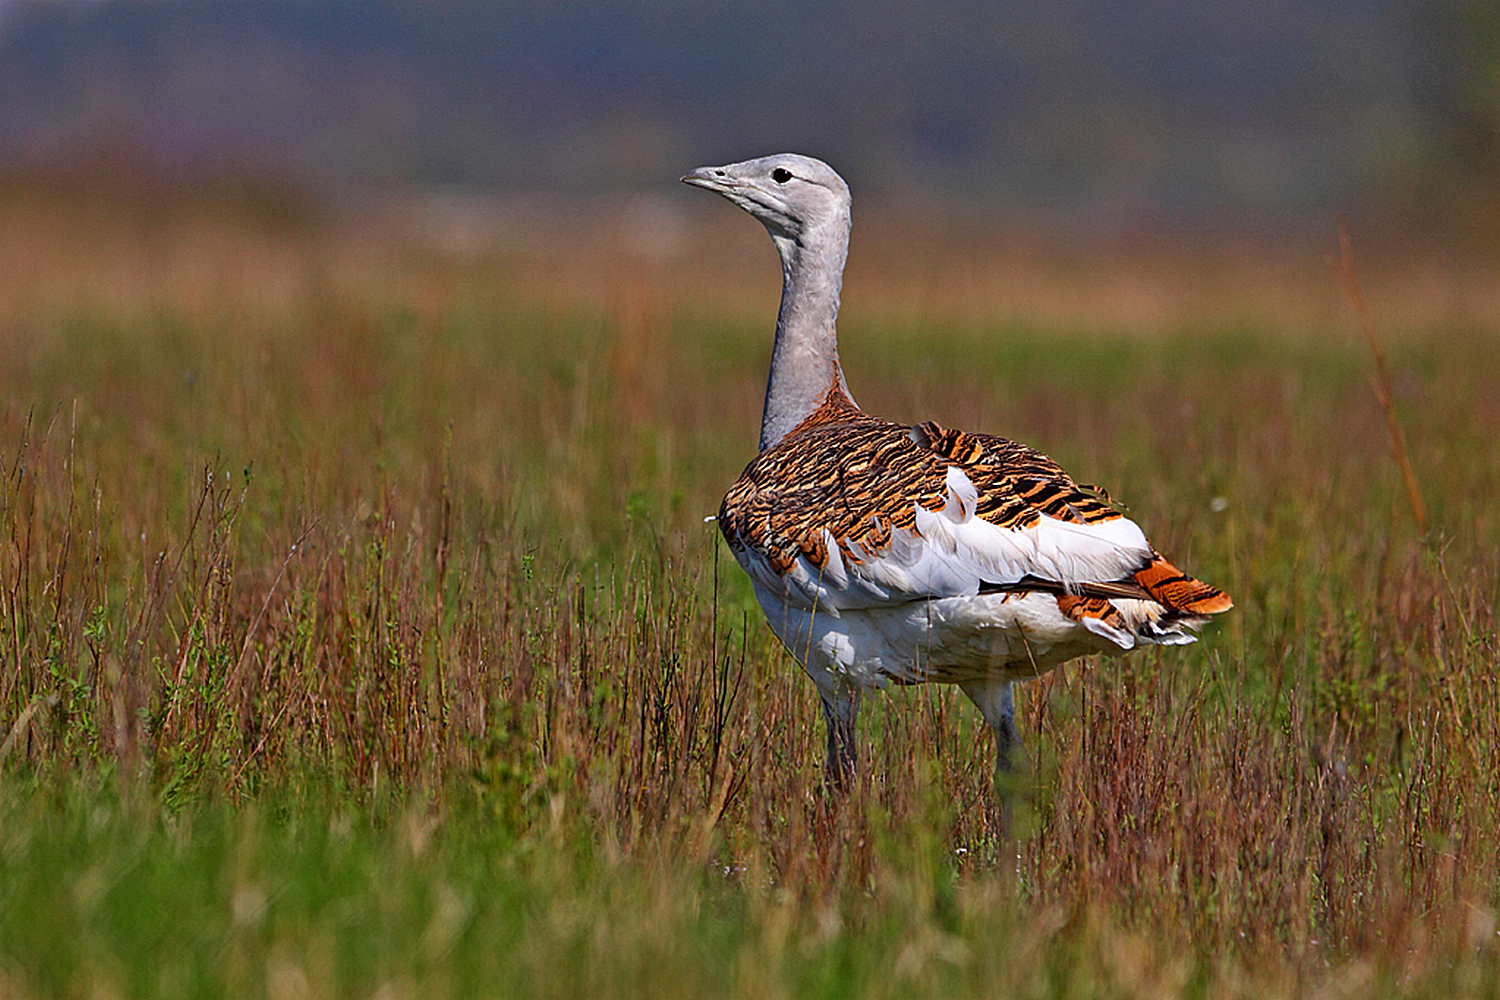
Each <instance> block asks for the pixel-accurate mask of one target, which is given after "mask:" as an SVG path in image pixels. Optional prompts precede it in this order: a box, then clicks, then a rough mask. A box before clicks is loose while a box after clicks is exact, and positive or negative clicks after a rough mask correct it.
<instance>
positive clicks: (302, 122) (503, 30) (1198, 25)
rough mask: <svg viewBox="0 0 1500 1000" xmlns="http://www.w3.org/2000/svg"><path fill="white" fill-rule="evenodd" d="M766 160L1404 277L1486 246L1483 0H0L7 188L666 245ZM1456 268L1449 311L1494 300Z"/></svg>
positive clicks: (1026, 254) (925, 202) (1490, 101)
mask: <svg viewBox="0 0 1500 1000" xmlns="http://www.w3.org/2000/svg"><path fill="white" fill-rule="evenodd" d="M779 150H796V151H801V152H807V153H811V154H814V155H817V156H820V157H823V158H824V159H827V160H828V161H830V162H831V163H833V164H834V166H835V167H836V168H837V169H839V170H840V171H841V172H842V173H843V174H844V175H845V176H846V177H847V178H848V179H849V180H850V181H851V184H852V185H853V186H854V189H855V192H856V198H857V203H856V213H857V218H858V219H859V220H861V224H866V223H868V221H869V220H882V219H884V220H887V221H890V222H891V227H893V229H899V230H907V231H909V230H911V229H913V228H914V227H915V228H922V229H924V230H926V231H929V232H931V233H936V234H937V235H934V236H933V239H932V242H933V243H935V244H939V245H942V246H950V245H954V244H955V242H966V243H967V244H968V245H970V246H971V247H975V246H977V245H978V244H979V243H982V242H984V241H985V240H986V239H990V238H993V239H994V240H999V241H1000V242H1001V243H1005V244H1007V245H1009V246H1011V247H1012V248H1013V249H1014V248H1015V247H1016V245H1017V240H1020V239H1021V236H1020V235H1018V234H1026V239H1029V240H1037V239H1041V240H1045V241H1048V242H1049V245H1050V246H1051V248H1052V249H1053V250H1057V248H1058V246H1059V245H1060V246H1061V247H1062V248H1063V249H1062V251H1060V252H1063V253H1064V254H1065V255H1066V254H1067V253H1072V252H1073V250H1072V249H1070V248H1074V247H1082V246H1089V247H1099V246H1103V245H1114V246H1120V245H1122V244H1124V245H1128V247H1129V249H1128V250H1127V251H1125V252H1123V254H1122V257H1123V259H1125V260H1133V259H1134V258H1135V256H1136V255H1137V253H1138V252H1139V246H1140V243H1141V241H1143V240H1144V241H1146V242H1148V243H1151V244H1152V245H1153V246H1155V245H1160V244H1161V242H1162V241H1163V240H1166V241H1168V242H1171V243H1172V244H1173V245H1174V246H1176V247H1177V248H1178V249H1179V250H1180V249H1181V248H1182V247H1183V246H1184V245H1185V244H1184V241H1187V244H1186V245H1189V246H1191V247H1193V248H1195V250H1194V252H1193V253H1190V254H1189V257H1192V256H1194V255H1195V254H1196V253H1197V252H1199V251H1201V250H1202V247H1203V242H1202V241H1205V240H1206V241H1207V242H1208V243H1209V244H1211V245H1212V246H1213V247H1216V248H1219V249H1221V250H1222V249H1223V248H1224V247H1226V246H1230V245H1232V246H1233V247H1234V248H1235V249H1234V253H1237V254H1242V253H1243V252H1244V251H1245V250H1246V248H1252V249H1256V253H1257V254H1258V255H1259V256H1260V257H1261V258H1262V259H1265V260H1269V261H1271V262H1272V263H1271V266H1275V264H1274V261H1275V260H1276V259H1277V258H1278V256H1280V257H1282V258H1285V256H1286V255H1287V254H1295V252H1296V248H1307V247H1313V248H1314V249H1313V250H1312V251H1310V254H1311V256H1309V257H1307V258H1306V260H1310V261H1316V260H1318V259H1319V258H1318V255H1319V254H1321V253H1323V252H1325V251H1326V250H1327V249H1329V248H1330V247H1332V246H1333V245H1334V244H1333V233H1334V230H1335V221H1334V220H1335V219H1336V217H1337V215H1338V214H1339V213H1349V214H1350V215H1351V217H1352V219H1353V222H1354V226H1355V231H1356V235H1357V236H1358V237H1359V238H1360V239H1361V240H1363V241H1365V243H1364V245H1365V247H1366V250H1367V253H1368V254H1369V255H1370V259H1372V260H1375V261H1377V262H1378V261H1380V260H1382V259H1386V260H1390V261H1399V260H1404V259H1406V257H1407V256H1408V255H1409V254H1412V253H1419V254H1420V255H1421V257H1422V260H1423V261H1424V262H1426V263H1424V264H1423V267H1425V268H1426V271H1425V272H1424V273H1425V275H1426V276H1425V277H1424V278H1423V279H1422V281H1426V282H1428V284H1429V285H1430V283H1431V281H1432V273H1433V268H1436V269H1437V270H1438V271H1442V272H1444V273H1447V272H1449V271H1453V270H1454V269H1459V270H1462V269H1463V267H1464V266H1465V263H1464V262H1474V261H1476V260H1477V261H1478V266H1479V267H1480V269H1481V270H1483V269H1484V268H1487V267H1488V264H1489V262H1490V260H1491V259H1492V257H1493V254H1494V249H1495V242H1496V241H1495V237H1494V233H1495V232H1496V230H1497V229H1500V225H1497V221H1500V211H1497V205H1500V6H1497V5H1495V4H1493V3H1491V2H1488V0H1413V2H1406V3H1390V2H1387V0H1297V2H1289V0H1267V2H1263V3H1258V4H1250V5H1247V4H1230V3H1220V2H1212V3H1202V2H1196V0H1195V2H1187V0H1130V2H1123V3H1116V4H1098V3H1093V2H1083V0H1054V2H1049V3H1045V4H1038V3H1003V4H1002V3H996V2H993V0H943V2H939V3H930V4H913V3H902V2H890V0H875V2H871V0H858V2H855V0H828V2H821V3H816V4H814V3H804V2H780V3H775V2H770V3H754V4H744V3H731V2H728V0H651V2H641V0H631V2H625V3H618V2H610V3H604V2H599V0H553V2H549V3H545V4H535V3H526V4H522V3H514V2H502V3H490V4H480V3H463V2H455V3H441V4H429V3H417V2H394V0H385V2H367V0H360V2H353V0H300V2H284V3H275V2H269V3H264V2H263V3H197V2H156V3H126V2H110V0H92V2H84V0H62V2H22V0H0V173H3V174H4V175H5V176H6V177H7V178H9V180H10V182H11V183H10V185H9V187H8V190H9V191H10V192H11V197H12V198H13V199H14V198H16V197H21V198H23V199H24V198H30V197H32V196H33V194H32V193H29V192H34V189H35V185H36V184H37V183H39V182H40V181H41V180H42V179H46V180H47V182H48V183H51V184H53V185H54V186H55V185H56V184H64V185H65V186H66V185H67V184H72V185H73V186H74V187H77V186H78V185H80V184H83V183H84V179H87V183H88V184H91V185H94V186H95V187H97V186H98V185H99V184H106V186H108V184H110V183H114V182H115V181H119V182H121V183H125V184H127V185H130V186H134V187H137V188H139V187H146V188H150V187H152V185H159V184H161V183H163V182H165V183H168V184H178V185H183V186H184V187H183V188H179V189H176V191H175V195H183V194H187V193H190V192H191V190H192V189H194V188H205V187H210V186H212V184H215V183H217V184H219V185H220V189H221V190H220V192H219V195H217V196H216V197H228V195H226V194H225V192H224V190H223V186H224V183H225V182H226V180H229V181H232V182H233V183H232V184H230V186H231V187H236V190H237V192H238V193H237V194H235V195H234V197H235V198H241V199H243V198H245V197H250V198H252V200H253V199H254V198H260V199H261V205H260V207H261V209H263V210H265V211H268V212H273V213H274V212H277V211H283V212H291V213H293V214H295V213H296V212H297V211H300V210H301V208H299V207H298V206H301V207H303V208H305V207H306V206H307V205H308V204H316V205H320V206H328V205H339V206H343V207H344V208H346V209H354V210H355V213H356V214H361V213H368V212H369V210H371V209H372V207H373V206H381V214H382V215H383V216H384V217H388V218H398V217H399V218H401V219H404V220H405V222H404V223H403V224H407V225H409V226H410V228H411V229H412V231H413V232H417V231H420V232H421V233H423V234H425V236H426V237H427V238H430V239H431V240H432V241H433V242H434V243H435V244H436V245H438V246H441V247H443V248H446V249H448V250H451V251H455V252H459V253H464V252H487V251H490V250H494V249H497V248H499V249H502V250H503V249H505V248H507V247H509V248H510V249H512V250H515V251H517V252H529V251H531V250H535V249H537V248H539V247H542V246H544V245H548V244H553V245H558V246H576V245H580V244H581V243H583V242H586V241H587V240H588V239H589V237H590V235H598V234H601V233H603V234H605V235H607V236H608V237H609V238H610V239H612V240H614V241H615V242H616V243H620V242H621V241H623V247H624V250H625V251H626V252H627V253H629V254H632V255H634V256H636V257H640V258H643V259H649V260H654V261H656V262H658V263H672V262H674V261H679V260H681V259H682V257H683V255H684V254H685V253H686V252H688V251H691V250H692V249H693V246H692V243H691V240H689V239H688V238H687V234H689V233H691V232H692V231H693V229H692V227H691V225H690V223H692V222H693V220H695V219H698V218H707V217H710V213H718V214H719V215H723V208H722V206H720V205H717V204H710V199H707V198H704V197H702V196H701V195H698V196H696V197H695V194H694V193H693V192H689V191H685V190H681V189H680V188H679V187H678V186H677V185H676V183H675V181H676V178H677V177H678V176H679V175H680V174H681V173H682V172H683V171H684V170H685V169H687V168H689V167H692V166H696V165H699V164H703V163H718V162H727V161H730V160H734V159H740V158H745V157H748V156H753V155H760V154H763V153H768V152H772V151H779ZM18 179H20V180H19V181H18ZM21 181H24V183H21V187H20V188H18V187H17V183H19V182H21ZM28 185H29V187H28ZM22 189H24V190H22ZM250 189H253V191H250ZM111 190H116V189H114V188H111ZM18 191H21V193H20V194H17V192H18ZM247 191H249V193H248V194H247ZM175 195H174V197H175ZM106 200H107V199H106ZM168 200H171V199H170V198H169V199H168ZM231 200H232V199H231ZM366 217H367V218H368V217H369V215H368V214H366ZM736 221H740V220H736ZM710 224H716V223H710ZM871 225H872V226H873V229H874V230H875V231H876V232H877V233H879V232H880V224H879V222H878V221H877V222H875V223H871ZM953 227H959V229H960V230H961V229H963V227H969V228H970V229H971V230H973V231H971V232H966V233H962V234H961V235H960V238H959V239H958V240H957V241H956V240H955V238H954V232H955V230H954V228H953ZM744 231H745V232H746V233H749V237H748V238H747V242H746V243H744V244H743V245H744V246H747V247H748V246H752V245H753V246H755V247H756V248H757V249H763V248H762V247H759V244H758V243H754V244H752V243H750V242H748V239H755V240H758V239H759V236H758V234H756V233H753V232H750V230H749V229H748V227H744ZM726 232H730V233H731V234H735V235H731V236H730V237H729V238H730V239H737V238H738V235H737V234H738V233H739V232H740V230H737V229H732V228H731V229H729V230H726ZM889 235H890V232H889V231H887V232H884V233H883V234H882V235H881V238H884V237H885V236H889ZM866 238H867V239H873V238H875V237H866ZM858 241H859V238H858V237H857V238H856V246H857V247H858ZM1194 241H1198V242H1194ZM1268 247H1269V248H1271V249H1270V250H1269V251H1268V250H1267V248H1268ZM1257 248H1258V249H1257ZM856 252H858V251H856ZM976 252H978V251H977V250H976ZM1040 254H1041V251H1040V250H1039V249H1038V248H1037V246H1036V245H1035V244H1034V243H1028V244H1027V245H1026V247H1025V248H1024V250H1023V251H1022V252H1019V254H1018V256H1020V257H1021V258H1024V259H1035V258H1036V257H1038V256H1039V255H1040ZM1235 259H1237V260H1238V259H1242V258H1235ZM1434 261H1435V263H1433V262H1434ZM1083 263H1085V264H1087V265H1089V266H1093V264H1094V263H1096V262H1095V261H1093V260H1087V261H1084V262H1083ZM1302 263H1303V262H1301V261H1300V259H1299V263H1298V264H1297V265H1296V268H1300V267H1301V266H1302ZM851 266H853V267H856V268H857V267H859V266H861V265H860V264H859V261H858V258H856V260H855V261H853V262H852V263H851ZM996 266H997V267H1001V266H1004V265H1002V264H996ZM1101 266H1102V265H1101ZM1323 278H1324V275H1322V274H1321V273H1320V274H1318V275H1317V276H1316V280H1318V281H1322V280H1323ZM1463 280H1464V281H1465V282H1467V284H1465V288H1464V290H1462V291H1459V292H1453V291H1448V292H1442V293H1440V294H1438V298H1439V299H1440V300H1442V301H1443V302H1449V303H1450V304H1449V305H1448V306H1444V307H1443V308H1445V309H1447V310H1448V311H1450V312H1451V302H1450V300H1452V299H1454V298H1455V297H1459V298H1464V299H1465V300H1466V301H1472V300H1473V299H1474V298H1475V297H1476V296H1477V297H1479V298H1484V297H1486V296H1490V295H1492V294H1493V293H1492V292H1491V291H1489V290H1488V286H1487V285H1486V283H1485V281H1484V279H1483V277H1482V275H1481V276H1479V277H1473V276H1471V277H1470V278H1467V279H1463ZM1476 282H1477V284H1478V285H1479V286H1483V287H1479V288H1474V287H1470V286H1471V285H1474V284H1475V283H1476ZM1027 284H1028V282H1025V281H1022V282H1021V285H1022V286H1023V288H1022V289H1021V290H1022V291H1024V286H1025V285H1027ZM1418 284H1419V285H1420V286H1421V287H1418V288H1416V289H1415V290H1413V291H1412V292H1411V293H1410V295H1408V296H1407V297H1408V298H1411V299H1413V300H1422V299H1426V298H1428V297H1430V296H1431V295H1433V294H1434V293H1433V291H1432V289H1431V288H1430V287H1428V286H1427V285H1421V282H1418ZM1057 297H1058V298H1059V299H1060V300H1063V301H1067V300H1069V299H1071V298H1072V290H1071V289H1064V290H1063V291H1062V292H1061V293H1059V295H1058V296H1057ZM1106 308H1108V309H1114V310H1116V311H1119V310H1126V311H1128V310H1129V308H1130V305H1129V303H1125V302H1113V303H1112V304H1109V305H1107V306H1106ZM1486 315H1488V313H1486ZM1148 318H1149V317H1148Z"/></svg>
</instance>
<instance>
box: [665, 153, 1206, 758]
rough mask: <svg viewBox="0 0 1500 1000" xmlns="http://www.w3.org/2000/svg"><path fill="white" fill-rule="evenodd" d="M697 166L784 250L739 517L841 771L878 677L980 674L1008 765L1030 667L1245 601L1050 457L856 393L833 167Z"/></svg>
mask: <svg viewBox="0 0 1500 1000" xmlns="http://www.w3.org/2000/svg"><path fill="white" fill-rule="evenodd" d="M682 179H683V181H685V182H686V183H688V184H692V185H694V186H696V187H701V188H706V189H707V190H709V191H714V192H717V193H718V194H721V195H723V196H724V197H725V198H728V199H729V200H730V201H732V202H734V203H735V204H736V205H738V206H740V207H741V208H743V209H744V210H745V211H747V212H749V213H750V214H751V215H753V216H755V217H756V218H757V219H759V220H760V221H761V223H762V224H764V225H765V227H766V229H768V230H769V231H770V233H771V239H772V240H773V241H774V242H775V244H776V249H777V251H778V252H779V253H780V254H781V270H782V278H783V283H782V290H781V311H780V314H779V315H778V316H777V318H776V343H775V346H774V347H773V348H772V351H771V375H770V379H769V382H768V384H767V386H766V403H765V411H764V416H763V419H762V422H761V430H760V454H759V455H757V456H756V458H755V459H754V461H752V462H751V463H750V464H749V465H748V466H747V467H746V468H745V471H744V473H743V474H742V475H741V476H740V478H739V479H738V480H737V481H736V482H735V484H734V485H733V486H732V487H730V490H729V493H728V494H727V495H726V496H725V497H724V503H723V505H722V506H721V507H720V509H719V518H718V522H719V529H720V530H721V531H722V532H723V533H724V539H725V541H727V542H728V543H729V547H730V549H731V550H732V551H733V552H734V555H735V558H736V559H737V560H738V561H739V563H740V565H741V566H743V567H744V568H745V571H746V572H747V573H749V574H750V579H751V580H752V581H753V582H754V585H755V594H756V597H758V598H759V599H760V605H761V607H762V608H763V609H765V613H766V618H767V619H768V620H769V621H770V624H771V628H772V629H773V630H774V631H775V632H776V634H777V635H778V636H779V637H780V638H781V641H782V642H783V643H784V644H785V645H786V647H787V649H788V650H790V651H791V653H792V655H793V656H795V657H796V658H797V660H798V661H800V662H801V663H802V665H803V667H804V668H806V670H807V672H808V674H810V675H811V676H812V679H813V681H814V682H815V683H816V684H817V686H818V692H819V694H821V695H822V698H823V713H824V715H825V717H826V718H827V722H828V761H827V775H828V780H829V782H830V783H831V784H833V785H842V784H843V783H844V781H845V780H846V779H847V778H848V777H849V776H850V775H852V774H853V773H854V770H855V760H856V757H855V743H854V722H855V716H856V714H857V713H858V711H859V700H860V692H861V690H862V689H863V688H866V687H876V688H879V687H884V686H885V684H886V683H887V682H888V681H896V682H897V683H902V684H916V683H923V682H938V683H953V684H957V685H959V687H961V688H962V689H963V691H964V693H965V694H966V695H968V696H969V698H970V699H971V700H972V701H973V702H974V704H975V705H977V706H978V708H979V711H980V712H981V713H983V715H984V719H985V722H986V723H988V725H989V727H990V728H991V729H992V730H993V731H994V734H995V743H996V757H995V768H996V773H997V776H998V775H999V774H1001V773H1003V772H1004V771H1006V770H1009V769H1010V768H1011V767H1012V766H1013V765H1014V762H1015V760H1016V758H1017V757H1018V756H1019V755H1020V753H1021V741H1020V737H1019V736H1018V734H1017V732H1016V724H1015V708H1014V704H1013V702H1012V700H1011V682H1012V681H1013V680H1016V679H1019V678H1026V677H1032V676H1035V675H1037V674H1040V673H1042V672H1044V671H1046V670H1049V669H1051V668H1052V667H1055V666H1057V665H1058V664H1059V663H1062V662H1064V661H1066V660H1070V659H1072V658H1074V657H1076V656H1083V655H1085V654H1088V653H1099V652H1102V653H1121V652H1124V651H1126V650H1130V649H1134V648H1135V647H1136V646H1137V645H1141V644H1166V645H1173V644H1178V643H1187V642H1192V641H1193V636H1192V635H1190V634H1189V633H1188V631H1186V630H1188V629H1196V628H1198V627H1199V626H1201V625H1203V624H1204V623H1205V622H1206V621H1207V620H1208V619H1207V617H1206V616H1207V615H1210V614H1215V613H1217V612H1220V611H1225V610H1227V609H1228V608H1229V607H1230V605H1231V602H1230V600H1229V597H1228V596H1227V595H1226V594H1224V593H1223V592H1222V591H1219V590H1217V589H1215V588H1213V587H1211V586H1209V585H1208V584H1206V583H1203V582H1201V581H1199V580H1195V579H1193V578H1192V577H1191V576H1188V575H1187V574H1185V573H1183V572H1181V571H1180V570H1178V569H1177V568H1176V567H1174V566H1173V565H1172V564H1171V563H1169V562H1167V561H1166V560H1165V559H1163V558H1162V557H1161V556H1159V555H1157V553H1156V550H1155V549H1153V548H1152V547H1151V543H1150V542H1149V541H1147V540H1146V536H1145V535H1144V534H1143V533H1142V532H1141V529H1140V527H1139V526H1137V525H1136V523H1135V522H1134V521H1132V520H1130V519H1129V518H1127V517H1124V516H1123V515H1121V514H1120V513H1119V512H1118V511H1117V510H1115V509H1114V508H1113V507H1112V506H1111V505H1110V503H1109V500H1108V498H1107V497H1105V496H1104V495H1103V493H1102V492H1100V491H1099V490H1097V489H1093V488H1090V487H1085V486H1080V485H1078V484H1077V483H1075V482H1073V480H1072V479H1071V478H1069V477H1068V474H1067V473H1065V472H1064V471H1063V470H1062V469H1061V468H1060V467H1059V466H1058V465H1057V463H1055V462H1053V461H1052V460H1051V459H1050V458H1048V457H1047V456H1046V455H1043V454H1041V453H1040V452H1037V451H1034V450H1032V449H1031V448H1028V447H1026V446H1025V445H1022V444H1017V443H1016V442H1014V441H1009V440H1006V439H1005V438H1001V437H992V436H990V435H987V434H969V433H966V432H964V431H957V430H950V429H948V428H946V427H940V426H938V425H937V424H935V423H932V422H927V423H922V424H917V425H916V426H908V425H905V424H897V423H891V422H890V421H887V420H881V419H879V418H877V417H872V416H870V415H868V414H866V413H865V412H864V411H862V410H861V409H860V408H859V407H858V406H857V405H855V402H854V400H853V399H852V398H851V397H850V395H849V389H848V386H847V385H846V384H845V382H844V374H843V371H842V370H841V369H840V367H839V359H838V346H837V342H836V339H835V332H834V319H835V317H836V315H837V313H838V308H839V289H840V287H841V285H842V283H843V272H844V257H845V254H846V252H847V250H848V246H849V219H850V216H849V201H850V199H849V187H848V185H846V184H845V183H844V180H843V178H841V177H840V176H839V175H838V174H837V173H835V172H834V171H833V169H832V168H831V167H829V166H828V165H827V164H826V163H823V162H822V161H820V160H815V159H812V158H810V157H806V156H797V155H794V154H791V153H782V154H778V155H775V156H766V157H762V158H760V159H757V160H746V161H744V162H743V163H731V164H728V165H726V166H722V167H699V168H698V169H697V170H694V171H692V172H691V173H689V174H688V175H687V176H685V177H683V178H682Z"/></svg>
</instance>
